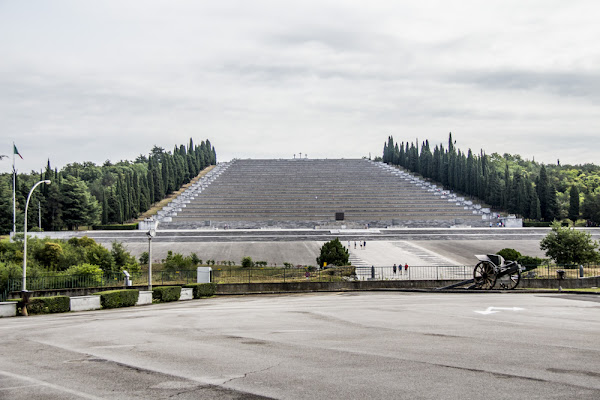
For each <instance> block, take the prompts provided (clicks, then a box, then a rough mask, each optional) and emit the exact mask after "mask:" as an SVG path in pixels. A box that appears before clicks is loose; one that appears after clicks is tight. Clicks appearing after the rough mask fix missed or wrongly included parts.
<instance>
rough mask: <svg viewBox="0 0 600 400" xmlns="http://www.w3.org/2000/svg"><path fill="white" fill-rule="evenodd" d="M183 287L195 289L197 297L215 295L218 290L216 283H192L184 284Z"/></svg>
mask: <svg viewBox="0 0 600 400" xmlns="http://www.w3.org/2000/svg"><path fill="white" fill-rule="evenodd" d="M183 287H185V288H192V289H194V298H195V299H199V298H201V297H210V296H214V294H215V292H216V291H217V284H216V283H191V284H188V285H184V286H183Z"/></svg>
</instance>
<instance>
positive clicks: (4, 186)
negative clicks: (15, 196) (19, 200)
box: [0, 175, 12, 235]
mask: <svg viewBox="0 0 600 400" xmlns="http://www.w3.org/2000/svg"><path fill="white" fill-rule="evenodd" d="M5 176H8V175H5ZM11 230H12V190H11V189H10V186H9V185H8V179H4V176H0V235H4V234H7V233H8V232H10V231H11Z"/></svg>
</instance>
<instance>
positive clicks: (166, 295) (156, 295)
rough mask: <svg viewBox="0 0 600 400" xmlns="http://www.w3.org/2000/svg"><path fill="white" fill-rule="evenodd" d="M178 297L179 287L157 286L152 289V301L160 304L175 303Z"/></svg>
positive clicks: (179, 293) (179, 294)
mask: <svg viewBox="0 0 600 400" xmlns="http://www.w3.org/2000/svg"><path fill="white" fill-rule="evenodd" d="M180 296H181V286H159V287H153V288H152V300H158V301H160V302H161V303H166V302H168V301H177V300H179V297H180Z"/></svg>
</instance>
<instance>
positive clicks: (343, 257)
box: [317, 238, 349, 267]
mask: <svg viewBox="0 0 600 400" xmlns="http://www.w3.org/2000/svg"><path fill="white" fill-rule="evenodd" d="M348 258H349V254H348V250H347V249H345V248H344V246H342V243H340V240H339V239H338V238H335V239H333V240H331V241H329V242H327V243H325V244H324V245H323V246H322V247H321V254H320V255H319V257H317V264H319V266H321V267H323V265H324V264H325V263H327V265H337V266H342V265H349V263H348Z"/></svg>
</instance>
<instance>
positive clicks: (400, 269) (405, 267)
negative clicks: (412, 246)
mask: <svg viewBox="0 0 600 400" xmlns="http://www.w3.org/2000/svg"><path fill="white" fill-rule="evenodd" d="M392 270H393V271H394V274H395V273H396V270H398V272H399V273H400V274H401V273H402V263H400V265H399V266H396V264H394V266H393V267H392ZM404 271H407V272H408V263H406V264H404Z"/></svg>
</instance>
